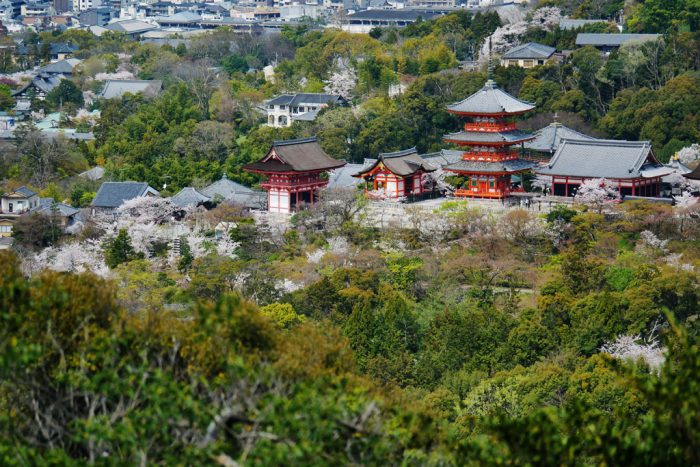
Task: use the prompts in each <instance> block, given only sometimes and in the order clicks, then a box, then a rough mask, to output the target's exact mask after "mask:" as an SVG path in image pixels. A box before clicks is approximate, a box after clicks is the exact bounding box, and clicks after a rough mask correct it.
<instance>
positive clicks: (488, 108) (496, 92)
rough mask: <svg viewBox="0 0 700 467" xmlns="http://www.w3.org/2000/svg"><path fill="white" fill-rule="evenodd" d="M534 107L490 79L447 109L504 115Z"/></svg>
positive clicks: (455, 111) (460, 112)
mask: <svg viewBox="0 0 700 467" xmlns="http://www.w3.org/2000/svg"><path fill="white" fill-rule="evenodd" d="M534 108H535V105H534V104H531V103H530V102H525V101H522V100H520V99H518V98H516V97H513V96H511V95H510V94H508V93H507V92H505V91H503V90H502V89H501V88H499V87H498V85H497V84H496V82H495V81H493V80H491V79H490V80H488V81H486V84H484V87H483V88H481V89H480V90H478V91H477V92H475V93H474V94H472V95H471V96H469V97H467V98H466V99H464V100H462V101H459V102H457V103H455V104H452V105H450V106H448V107H447V111H448V112H452V113H456V114H467V115H503V114H520V113H524V112H527V111H529V110H532V109H534Z"/></svg>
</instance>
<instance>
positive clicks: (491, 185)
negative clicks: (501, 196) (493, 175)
mask: <svg viewBox="0 0 700 467" xmlns="http://www.w3.org/2000/svg"><path fill="white" fill-rule="evenodd" d="M489 186H490V187H491V188H493V187H494V186H495V183H494V182H493V180H492V181H490V182H489Z"/></svg>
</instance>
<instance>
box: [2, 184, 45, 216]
mask: <svg viewBox="0 0 700 467" xmlns="http://www.w3.org/2000/svg"><path fill="white" fill-rule="evenodd" d="M0 203H2V204H1V205H0V213H1V214H2V215H15V216H17V215H20V214H24V213H25V212H28V211H29V210H30V209H32V208H34V207H36V206H38V205H39V195H38V194H37V193H36V192H34V191H32V190H30V189H29V188H27V187H26V186H21V187H19V188H17V189H16V190H14V191H11V192H9V193H5V194H3V195H2V198H1V201H0Z"/></svg>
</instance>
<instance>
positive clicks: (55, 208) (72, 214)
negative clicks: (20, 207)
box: [30, 198, 80, 229]
mask: <svg viewBox="0 0 700 467" xmlns="http://www.w3.org/2000/svg"><path fill="white" fill-rule="evenodd" d="M30 212H32V213H34V212H36V213H39V214H43V215H46V216H58V218H59V219H60V221H61V227H62V228H64V229H65V228H66V227H70V226H71V225H73V224H74V223H75V218H76V216H77V215H78V213H79V212H80V210H78V209H76V208H74V207H73V206H68V205H67V204H63V203H59V202H57V201H55V200H54V199H53V198H39V204H38V205H37V206H34V207H33V208H32V209H31V210H30Z"/></svg>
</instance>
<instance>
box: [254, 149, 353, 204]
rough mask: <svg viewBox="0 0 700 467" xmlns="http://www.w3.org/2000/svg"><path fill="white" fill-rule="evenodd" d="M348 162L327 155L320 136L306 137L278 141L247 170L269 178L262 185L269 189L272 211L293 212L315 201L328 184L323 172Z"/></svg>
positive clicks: (268, 197) (268, 196) (269, 201)
mask: <svg viewBox="0 0 700 467" xmlns="http://www.w3.org/2000/svg"><path fill="white" fill-rule="evenodd" d="M344 165H345V161H340V160H337V159H333V158H331V157H330V156H329V155H328V154H326V153H325V151H324V150H323V149H322V148H321V146H320V145H319V144H318V142H317V141H316V138H305V139H294V140H287V141H275V142H273V143H272V147H271V148H270V150H269V151H268V152H267V154H266V155H265V157H263V158H262V159H260V160H259V161H257V162H253V163H252V164H248V165H245V166H243V169H244V170H247V171H248V172H253V173H258V174H262V175H265V176H266V177H267V180H265V181H263V182H261V183H260V186H261V187H262V188H264V189H265V190H266V191H267V209H268V211H271V212H281V213H290V212H293V211H296V210H298V209H299V208H301V207H302V206H303V205H305V204H307V205H310V204H314V203H315V202H316V201H317V200H318V197H319V192H320V190H321V189H323V188H324V187H325V186H326V185H328V179H324V178H322V177H321V175H322V174H323V173H324V172H327V171H329V170H333V169H337V168H339V167H342V166H344Z"/></svg>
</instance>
